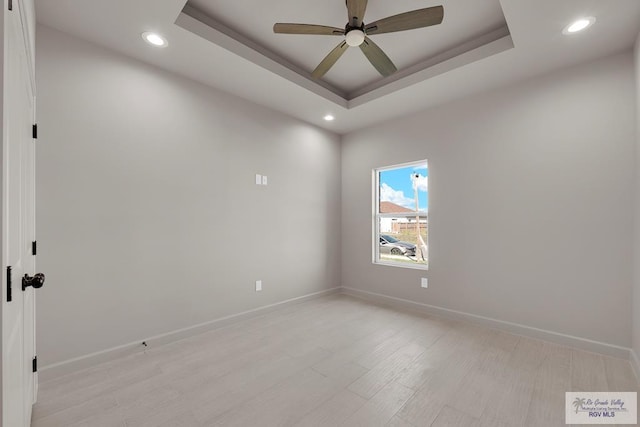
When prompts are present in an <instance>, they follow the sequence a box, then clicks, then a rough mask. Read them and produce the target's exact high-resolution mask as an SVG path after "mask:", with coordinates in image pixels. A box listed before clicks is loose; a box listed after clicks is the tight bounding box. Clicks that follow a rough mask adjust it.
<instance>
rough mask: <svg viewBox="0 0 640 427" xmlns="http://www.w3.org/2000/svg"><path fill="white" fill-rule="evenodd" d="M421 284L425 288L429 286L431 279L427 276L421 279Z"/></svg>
mask: <svg viewBox="0 0 640 427" xmlns="http://www.w3.org/2000/svg"><path fill="white" fill-rule="evenodd" d="M420 286H422V287H423V288H425V289H426V288H428V287H429V279H427V278H426V277H423V278H422V280H420Z"/></svg>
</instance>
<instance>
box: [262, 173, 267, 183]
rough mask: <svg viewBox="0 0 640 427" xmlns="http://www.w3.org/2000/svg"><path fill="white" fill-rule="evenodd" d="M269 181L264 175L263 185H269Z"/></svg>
mask: <svg viewBox="0 0 640 427" xmlns="http://www.w3.org/2000/svg"><path fill="white" fill-rule="evenodd" d="M267 184H268V181H267V175H262V185H267Z"/></svg>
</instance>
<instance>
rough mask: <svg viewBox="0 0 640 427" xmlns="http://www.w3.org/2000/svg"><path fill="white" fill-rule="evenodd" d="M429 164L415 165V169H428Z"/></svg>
mask: <svg viewBox="0 0 640 427" xmlns="http://www.w3.org/2000/svg"><path fill="white" fill-rule="evenodd" d="M427 168H428V167H427V165H418V166H414V168H413V170H414V171H426V170H427Z"/></svg>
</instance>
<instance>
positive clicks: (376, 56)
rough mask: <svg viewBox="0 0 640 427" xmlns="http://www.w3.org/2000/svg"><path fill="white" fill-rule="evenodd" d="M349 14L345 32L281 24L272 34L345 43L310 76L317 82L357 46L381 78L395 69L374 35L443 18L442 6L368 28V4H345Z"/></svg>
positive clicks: (355, 0) (361, 0)
mask: <svg viewBox="0 0 640 427" xmlns="http://www.w3.org/2000/svg"><path fill="white" fill-rule="evenodd" d="M346 1H347V12H348V13H349V15H348V19H349V21H348V22H347V25H346V26H345V28H344V29H342V28H337V27H327V26H325V25H313V24H281V23H277V24H275V25H274V26H273V32H274V33H277V34H313V35H321V36H344V40H343V41H342V42H340V44H338V46H336V47H335V48H334V49H333V50H332V51H331V52H329V54H328V55H327V56H326V57H325V58H324V59H323V60H322V62H320V64H319V65H318V66H317V67H316V69H315V70H313V72H312V73H311V75H312V76H313V77H314V78H316V79H319V78H321V77H322V76H324V75H325V74H326V73H327V71H329V69H330V68H331V67H333V65H334V64H335V63H336V62H337V61H338V59H340V57H341V56H342V54H343V53H344V52H345V51H346V50H347V48H348V47H349V46H351V47H356V46H360V50H361V51H362V53H364V55H365V56H366V57H367V59H368V60H369V62H371V64H372V65H373V66H374V67H375V69H376V70H378V72H379V73H380V74H382V75H383V76H389V75H391V74H393V73H395V72H396V71H397V70H398V69H397V68H396V66H395V65H393V62H391V60H390V59H389V57H388V56H387V55H386V54H385V53H384V52H383V51H382V49H380V47H378V45H377V44H375V43H374V42H373V41H372V40H371V39H370V38H369V37H367V36H370V35H374V34H383V33H393V32H396V31H405V30H413V29H416V28H423V27H429V26H431V25H438V24H440V23H441V22H442V18H443V17H444V8H443V7H442V6H435V7H428V8H425V9H418V10H413V11H411V12H405V13H401V14H399V15H393V16H389V17H387V18H383V19H379V20H377V21H375V22H372V23H370V24H365V23H364V21H363V17H364V12H365V11H366V9H367V0H346Z"/></svg>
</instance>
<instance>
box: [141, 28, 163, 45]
mask: <svg viewBox="0 0 640 427" xmlns="http://www.w3.org/2000/svg"><path fill="white" fill-rule="evenodd" d="M142 39H143V40H144V41H146V42H147V43H149V44H150V45H152V46H155V47H166V46H167V45H168V44H169V43H167V39H165V38H164V37H162V36H161V35H160V34H158V33H154V32H151V31H147V32H144V33H142Z"/></svg>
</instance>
